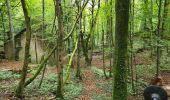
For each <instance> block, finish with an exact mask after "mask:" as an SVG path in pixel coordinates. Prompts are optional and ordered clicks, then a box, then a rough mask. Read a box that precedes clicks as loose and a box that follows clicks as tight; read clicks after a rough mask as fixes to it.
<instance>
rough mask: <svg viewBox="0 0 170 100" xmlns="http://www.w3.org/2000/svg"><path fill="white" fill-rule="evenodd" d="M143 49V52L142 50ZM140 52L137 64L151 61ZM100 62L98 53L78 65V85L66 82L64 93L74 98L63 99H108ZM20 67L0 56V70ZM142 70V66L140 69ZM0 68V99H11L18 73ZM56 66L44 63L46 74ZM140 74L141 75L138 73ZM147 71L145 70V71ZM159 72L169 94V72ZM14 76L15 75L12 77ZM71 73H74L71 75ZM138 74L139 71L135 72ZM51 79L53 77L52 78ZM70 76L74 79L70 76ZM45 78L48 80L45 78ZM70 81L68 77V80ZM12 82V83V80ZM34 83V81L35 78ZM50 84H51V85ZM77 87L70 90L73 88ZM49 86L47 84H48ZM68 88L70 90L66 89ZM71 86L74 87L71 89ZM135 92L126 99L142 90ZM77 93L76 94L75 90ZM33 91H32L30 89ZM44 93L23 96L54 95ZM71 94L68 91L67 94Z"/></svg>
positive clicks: (40, 99)
mask: <svg viewBox="0 0 170 100" xmlns="http://www.w3.org/2000/svg"><path fill="white" fill-rule="evenodd" d="M144 53H145V52H144ZM142 55H143V54H139V55H136V56H135V63H136V64H137V65H144V64H145V65H148V64H150V63H151V62H152V61H151V60H149V59H147V58H145V57H144V56H142ZM109 64H110V60H109V59H106V60H105V66H106V68H107V70H109ZM35 66H36V65H35V64H30V65H29V69H32V68H34V67H35ZM80 66H85V62H84V59H83V58H82V59H81V61H80ZM102 68H103V63H102V56H101V54H100V55H94V56H93V62H92V66H91V67H82V68H81V72H82V78H83V80H82V81H77V80H76V81H77V82H78V83H73V84H75V85H78V87H74V86H73V87H72V88H71V87H70V86H68V87H67V88H68V91H69V92H68V93H66V94H67V95H70V94H69V93H72V94H74V92H75V94H74V95H75V96H74V98H71V99H67V100H112V79H111V78H108V79H106V78H105V77H104V75H103V71H102ZM21 69H22V62H17V61H7V60H3V61H1V62H0V71H1V72H7V71H8V72H9V71H10V72H12V73H13V72H14V73H20V71H21ZM73 70H74V71H75V70H76V68H73ZM143 70H144V71H145V70H146V69H143ZM1 72H0V76H1V77H0V100H12V94H13V92H14V85H15V86H16V85H17V82H18V81H19V77H18V76H17V75H16V74H11V75H10V74H7V75H6V74H5V75H6V76H4V74H3V73H1ZM56 72H57V69H56V67H47V70H46V74H45V75H48V74H51V73H54V74H55V75H56ZM107 75H109V73H107ZM142 75H143V76H142ZM148 75H149V74H148ZM31 76H32V74H31V73H29V74H28V76H27V77H31ZM160 76H161V77H162V79H163V84H164V88H165V89H166V90H167V92H168V94H170V73H168V72H161V73H160ZM14 77H15V78H14ZM40 77H41V76H39V77H38V78H40ZM72 77H74V76H73V75H72ZM139 77H140V74H139ZM50 78H54V77H53V76H50ZM141 78H143V79H146V82H147V83H146V84H148V82H149V81H148V80H149V79H150V78H146V77H145V75H144V74H141ZM72 79H73V78H71V79H70V80H72ZM54 80H56V79H55V78H54ZM73 80H74V79H73ZM47 81H49V80H47ZM52 81H53V80H50V83H52ZM70 82H72V81H70ZM14 83H15V84H14ZM35 83H36V82H35ZM45 84H48V83H46V81H45V80H44V85H45ZM79 84H81V85H82V89H80V87H81V85H80V87H79ZM28 88H35V87H34V86H33V87H31V86H30V87H28ZM42 88H43V89H44V86H42ZM53 88H54V87H52V89H53ZM75 88H76V89H77V90H74V89H75ZM50 89H51V87H50ZM50 89H48V91H47V92H49V91H51V90H50ZM69 89H70V90H69ZM26 90H28V94H29V91H30V90H29V89H26ZM71 90H74V91H71ZM42 91H46V89H44V90H41V91H40V92H37V93H41V92H42ZM70 91H71V92H70ZM139 91H140V92H139V95H138V96H129V98H128V100H143V98H142V93H143V92H142V91H143V88H142V89H140V90H139ZM32 92H35V94H36V90H31V92H30V93H32ZM76 93H77V94H76ZM32 94H34V93H32ZM47 94H48V95H42V94H41V95H36V96H34V95H31V96H28V97H27V99H28V100H53V99H52V98H53V97H54V95H53V94H52V93H51V92H49V93H47ZM70 96H71V95H70Z"/></svg>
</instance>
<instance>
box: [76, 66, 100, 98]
mask: <svg viewBox="0 0 170 100" xmlns="http://www.w3.org/2000/svg"><path fill="white" fill-rule="evenodd" d="M83 75H84V77H83V84H84V91H83V94H82V95H81V96H80V97H79V98H78V99H77V100H91V99H92V97H93V95H94V94H99V93H102V92H103V90H102V89H100V88H99V87H97V86H96V81H95V76H94V73H92V71H91V70H90V69H89V68H86V69H84V70H83Z"/></svg>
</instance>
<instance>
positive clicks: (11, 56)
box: [6, 0, 15, 60]
mask: <svg viewBox="0 0 170 100" xmlns="http://www.w3.org/2000/svg"><path fill="white" fill-rule="evenodd" d="M6 5H7V10H8V17H9V28H10V31H9V37H8V38H9V41H8V42H9V44H10V46H11V49H10V52H8V53H10V54H9V59H11V60H15V39H14V26H13V21H12V11H11V5H10V0H6Z"/></svg>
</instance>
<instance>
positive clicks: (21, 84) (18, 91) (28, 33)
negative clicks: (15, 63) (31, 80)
mask: <svg viewBox="0 0 170 100" xmlns="http://www.w3.org/2000/svg"><path fill="white" fill-rule="evenodd" d="M21 4H22V9H23V12H24V17H25V25H26V43H25V54H24V62H23V63H24V64H23V68H22V75H21V80H20V82H19V85H18V87H17V89H16V94H15V96H16V97H22V96H23V90H24V84H25V79H26V76H27V68H28V63H29V49H30V40H31V23H30V17H29V16H28V10H27V7H26V3H25V0H21Z"/></svg>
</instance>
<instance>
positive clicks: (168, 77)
mask: <svg viewBox="0 0 170 100" xmlns="http://www.w3.org/2000/svg"><path fill="white" fill-rule="evenodd" d="M160 76H161V77H162V81H163V85H164V86H163V88H164V89H165V90H166V91H167V93H168V96H170V73H167V72H161V73H160Z"/></svg>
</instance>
